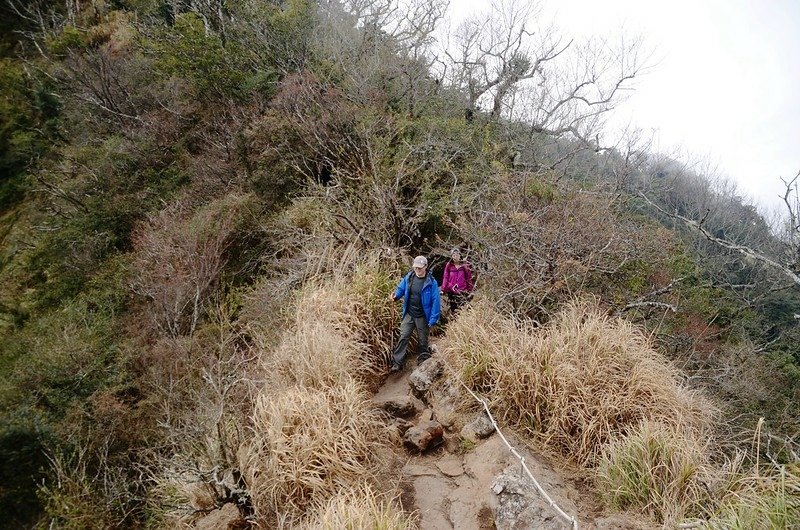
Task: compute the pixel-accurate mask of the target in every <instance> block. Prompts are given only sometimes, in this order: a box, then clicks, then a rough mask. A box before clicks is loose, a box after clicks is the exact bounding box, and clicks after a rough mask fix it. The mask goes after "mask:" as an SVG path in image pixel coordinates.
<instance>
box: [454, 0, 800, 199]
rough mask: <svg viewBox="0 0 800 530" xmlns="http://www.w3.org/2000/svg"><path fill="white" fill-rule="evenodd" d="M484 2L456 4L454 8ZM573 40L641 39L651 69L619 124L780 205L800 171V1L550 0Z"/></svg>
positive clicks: (553, 14) (549, 12)
mask: <svg viewBox="0 0 800 530" xmlns="http://www.w3.org/2000/svg"><path fill="white" fill-rule="evenodd" d="M482 4H484V2H480V1H478V0H451V6H450V9H451V11H454V12H464V11H469V10H472V9H473V7H472V6H475V5H482ZM544 5H545V8H544V16H545V17H546V18H548V19H549V18H552V19H554V20H555V23H556V25H557V26H558V27H559V28H561V31H562V33H563V34H564V35H565V36H567V37H578V38H579V37H581V36H586V35H598V36H613V35H617V36H618V35H621V34H622V33H624V34H626V35H630V36H635V35H641V36H642V37H643V38H644V41H645V46H646V47H648V48H650V49H652V50H653V52H654V54H653V58H654V60H653V63H655V64H654V67H653V68H652V69H651V70H650V71H649V72H648V73H647V74H646V75H644V76H642V77H641V78H639V79H638V80H637V81H636V83H635V87H636V90H635V92H634V93H633V95H632V96H631V97H630V99H629V100H628V101H627V102H626V103H625V104H623V105H622V106H620V107H619V109H618V110H617V113H616V116H615V120H616V122H617V123H623V122H630V123H632V124H633V125H635V126H638V127H641V128H644V129H647V130H654V131H656V141H657V144H656V146H657V149H658V150H659V151H661V152H673V151H674V150H675V149H681V150H683V151H684V152H686V153H687V154H689V155H691V156H693V157H697V158H702V159H705V160H708V161H709V162H711V163H712V165H715V166H716V167H717V168H718V171H719V173H721V174H722V175H724V176H728V177H729V178H731V179H733V180H734V181H736V182H737V183H738V185H739V187H740V190H741V191H742V193H743V194H744V195H748V196H750V197H752V198H753V199H755V200H757V201H759V202H760V203H762V204H771V205H777V204H778V203H779V202H780V200H779V199H778V198H777V195H778V194H779V193H780V192H781V191H782V190H781V187H782V184H781V181H780V177H784V178H787V177H789V178H791V177H793V176H794V175H795V174H797V172H798V170H800V1H798V0H724V1H723V0H670V1H669V2H667V1H659V2H656V1H646V0H645V1H643V0H602V1H599V0H545V1H544Z"/></svg>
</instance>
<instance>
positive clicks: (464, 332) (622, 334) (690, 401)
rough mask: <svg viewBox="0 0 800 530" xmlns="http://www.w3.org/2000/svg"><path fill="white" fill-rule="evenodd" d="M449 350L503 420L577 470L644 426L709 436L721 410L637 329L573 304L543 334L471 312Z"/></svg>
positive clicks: (479, 307)
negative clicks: (686, 383)
mask: <svg viewBox="0 0 800 530" xmlns="http://www.w3.org/2000/svg"><path fill="white" fill-rule="evenodd" d="M447 337H448V339H449V346H448V348H447V351H445V352H444V353H445V355H446V358H447V359H448V361H449V362H450V363H451V364H452V365H453V366H455V367H456V368H457V370H458V371H459V375H460V377H461V378H462V379H463V380H464V382H465V383H466V384H467V385H468V386H470V388H472V389H474V390H476V391H479V392H481V393H483V394H484V395H485V396H486V397H488V398H489V400H490V402H491V407H492V409H493V410H495V411H497V412H498V415H499V416H500V417H501V419H502V420H503V422H505V423H507V424H511V425H513V426H515V427H516V428H519V429H520V430H522V431H523V433H525V434H527V435H529V436H531V437H533V438H535V439H538V440H540V441H542V442H544V443H546V444H547V445H548V446H549V447H551V448H552V449H554V450H556V451H558V452H560V453H561V454H562V455H564V456H566V457H568V458H569V459H571V460H573V461H574V462H576V463H578V464H580V465H582V466H585V467H594V466H596V465H597V463H598V460H599V458H600V455H601V454H602V450H603V447H604V446H605V445H606V444H607V443H608V442H610V441H611V440H613V439H614V438H615V437H617V436H620V435H624V434H625V433H627V432H629V431H631V430H632V429H634V428H635V427H636V426H637V425H639V423H640V422H642V421H647V420H651V421H657V422H661V423H663V424H664V425H665V426H667V427H670V428H673V429H675V430H676V431H681V430H683V429H690V430H696V431H698V432H699V431H703V430H705V429H706V428H707V427H708V426H709V424H710V419H711V415H712V412H713V408H712V406H711V405H710V403H709V402H708V401H707V400H706V399H705V398H703V397H702V396H701V395H700V394H698V393H696V392H693V391H691V390H689V389H686V388H684V387H683V386H682V385H681V384H680V383H679V379H678V372H677V370H675V369H674V368H673V367H672V366H670V365H669V364H668V363H667V362H666V361H665V360H664V359H663V358H662V357H661V356H660V355H659V354H657V353H656V352H655V351H654V350H653V349H652V348H651V347H650V345H649V343H648V341H647V339H646V338H645V337H644V335H642V333H641V332H639V331H638V330H637V329H635V328H634V327H633V326H632V325H631V324H630V323H628V322H626V321H623V320H618V319H612V318H609V317H608V316H607V315H606V314H604V313H603V312H602V311H601V309H600V308H599V307H598V306H597V304H596V303H592V302H574V303H571V304H568V305H567V306H566V307H565V308H564V309H563V310H562V312H561V313H560V314H559V315H558V316H557V317H556V318H555V319H554V320H553V321H552V322H551V323H550V324H549V325H548V326H546V327H545V328H540V329H534V328H532V327H528V326H526V325H525V324H521V323H518V322H516V321H514V320H512V319H510V318H503V317H501V316H500V315H498V313H497V312H496V310H495V309H494V308H492V307H491V306H490V305H488V304H486V303H477V304H473V305H472V307H471V308H468V309H466V310H465V311H463V312H462V313H461V315H459V318H458V319H456V320H455V321H454V322H453V323H451V324H450V326H449V329H448V332H447Z"/></svg>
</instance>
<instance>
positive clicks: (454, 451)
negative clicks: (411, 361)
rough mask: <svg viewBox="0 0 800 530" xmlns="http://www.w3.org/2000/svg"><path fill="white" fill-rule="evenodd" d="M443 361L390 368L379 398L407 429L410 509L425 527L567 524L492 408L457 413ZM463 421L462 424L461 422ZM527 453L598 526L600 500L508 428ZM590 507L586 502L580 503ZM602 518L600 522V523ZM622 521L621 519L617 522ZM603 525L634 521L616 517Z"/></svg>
mask: <svg viewBox="0 0 800 530" xmlns="http://www.w3.org/2000/svg"><path fill="white" fill-rule="evenodd" d="M446 374H447V372H446V371H445V366H444V363H443V362H442V360H441V359H438V358H437V357H436V356H435V355H434V357H432V358H431V359H429V360H428V361H426V362H425V363H423V364H422V365H421V366H419V367H415V368H414V369H411V368H409V367H406V369H405V370H403V371H401V372H398V373H394V374H390V375H389V376H388V377H387V379H386V381H385V382H384V384H383V386H381V388H380V389H379V390H378V392H377V394H376V395H375V396H374V398H373V402H374V403H375V405H376V406H377V407H379V408H381V409H383V410H384V411H386V412H387V422H390V423H393V424H394V425H395V426H396V427H397V428H398V431H399V432H400V433H401V434H402V435H403V436H402V440H403V446H404V447H405V450H403V449H401V448H400V447H398V451H403V452H404V453H405V458H406V459H407V460H406V463H405V465H404V466H402V470H401V475H402V476H401V477H400V480H401V485H402V487H403V490H404V492H405V493H404V495H403V497H402V499H401V502H402V504H403V508H404V509H405V510H406V511H408V512H411V513H415V514H416V517H417V521H418V525H419V528H420V529H424V530H450V529H458V530H489V529H499V530H505V529H508V530H511V529H514V530H524V529H540V528H544V529H562V528H564V529H568V528H570V524H569V523H568V522H566V521H565V520H564V519H563V518H561V517H559V516H558V515H557V514H556V513H555V511H554V510H553V509H552V508H551V507H550V506H549V505H548V503H547V502H546V501H545V500H544V499H543V498H542V497H541V496H540V495H539V493H538V491H537V490H536V488H535V487H534V485H533V483H532V482H531V480H530V478H529V477H528V476H527V475H526V474H524V472H522V469H521V464H520V462H519V460H517V458H516V457H514V456H513V455H512V454H511V452H510V451H509V450H508V447H507V446H506V445H505V443H503V440H502V439H501V438H500V436H498V435H497V434H496V432H495V429H494V425H493V424H492V423H491V421H490V420H489V418H488V417H486V415H485V413H480V414H478V415H476V416H475V417H473V418H463V417H458V414H457V412H456V408H457V407H456V406H455V404H454V403H452V397H453V396H447V395H439V394H437V392H438V393H441V392H443V391H442V390H441V389H442V388H445V387H446V386H447V385H438V384H434V383H435V382H436V381H437V379H439V378H441V377H446V376H447V375H446ZM459 425H464V427H463V428H462V429H457V426H459ZM504 434H505V435H506V437H507V438H508V439H509V442H510V443H512V444H513V445H514V446H515V448H516V449H517V451H519V452H520V454H522V455H523V456H524V458H525V463H526V465H527V466H528V468H529V469H530V470H531V472H532V473H533V474H534V476H535V477H536V479H537V481H538V482H539V483H540V484H541V485H542V487H543V488H544V489H545V490H546V491H547V492H548V495H550V496H551V497H552V498H553V500H554V501H555V502H556V503H557V504H558V505H559V506H560V507H561V508H562V509H563V510H564V511H565V512H567V513H568V514H571V515H575V516H576V517H578V518H579V521H580V526H581V528H597V527H598V526H597V525H595V522H594V520H593V518H592V517H590V516H587V514H591V513H593V511H594V510H593V508H592V506H593V505H594V502H595V501H594V499H593V498H591V497H589V496H588V495H586V494H583V493H581V492H580V491H579V490H578V489H577V488H576V487H574V486H573V485H572V484H570V483H569V482H568V481H566V480H565V479H564V478H563V477H562V476H561V475H560V474H559V473H558V472H557V471H556V470H554V469H553V468H552V466H550V465H549V464H548V463H547V462H546V461H545V460H546V459H544V458H543V457H541V456H539V455H535V454H533V453H532V452H531V451H529V450H527V449H525V448H524V447H523V446H522V445H521V444H518V443H516V442H515V441H514V437H513V436H511V435H510V433H507V432H504ZM581 507H583V509H581ZM599 522H600V521H598V523H599ZM615 523H619V526H616V525H615ZM611 525H612V526H605V525H602V526H600V527H603V528H614V527H616V528H634V526H629V525H627V523H625V520H624V519H622V518H620V519H614V522H612V523H611Z"/></svg>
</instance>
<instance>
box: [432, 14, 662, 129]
mask: <svg viewBox="0 0 800 530" xmlns="http://www.w3.org/2000/svg"><path fill="white" fill-rule="evenodd" d="M538 14H539V5H538V4H537V3H535V2H533V3H527V2H520V1H518V0H507V1H503V2H502V3H500V2H493V3H492V6H491V10H490V12H489V13H488V16H487V17H480V16H477V15H476V16H473V17H471V18H469V19H467V20H465V21H464V22H463V23H462V24H461V25H460V26H458V28H457V29H456V31H455V33H453V34H452V35H451V36H450V40H451V41H452V42H448V43H447V44H446V45H445V49H444V50H443V52H444V56H445V57H446V58H447V64H446V65H445V66H446V68H444V70H443V73H444V74H445V79H446V81H447V82H448V83H449V84H451V85H452V86H454V87H456V88H458V89H459V90H462V91H463V92H464V94H465V112H466V114H467V117H470V116H473V115H474V113H475V112H477V111H478V110H481V107H482V106H483V105H484V104H485V105H486V106H487V107H488V111H489V115H490V116H491V117H492V118H497V117H499V116H500V115H506V116H508V117H510V118H512V119H519V120H523V121H525V122H526V123H528V124H530V133H531V134H535V133H545V134H549V135H553V136H562V135H565V134H570V135H572V136H573V137H576V138H580V139H582V140H584V141H585V142H587V143H588V142H590V141H591V140H592V139H593V138H592V136H593V135H594V132H595V131H596V128H597V125H598V124H599V117H600V116H601V115H603V114H604V113H606V112H608V111H609V110H611V109H612V108H613V107H614V105H615V104H616V102H617V101H618V100H619V99H620V97H621V95H622V93H623V92H624V91H625V90H626V89H627V88H628V87H629V84H630V81H631V80H632V79H633V78H634V77H636V76H637V75H639V74H640V73H641V72H642V70H643V68H644V64H645V62H646V59H647V57H645V56H644V54H643V53H642V43H641V41H640V40H634V41H630V42H626V41H624V40H623V41H621V42H620V44H619V45H614V46H612V45H611V44H610V43H608V42H606V41H603V40H592V41H588V42H586V43H583V44H579V43H576V42H574V41H572V40H567V39H565V38H564V37H562V36H560V35H559V34H558V32H557V31H556V29H555V28H554V27H553V26H549V27H545V28H538V29H533V28H534V24H535V18H536V17H537V16H538ZM483 102H485V103H483Z"/></svg>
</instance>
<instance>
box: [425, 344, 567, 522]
mask: <svg viewBox="0 0 800 530" xmlns="http://www.w3.org/2000/svg"><path fill="white" fill-rule="evenodd" d="M440 359H441V357H440ZM443 361H444V360H443ZM445 364H447V363H446V362H445ZM448 368H450V372H452V373H454V374H455V370H453V368H452V367H450V366H449V365H448ZM455 379H456V381H458V382H459V383H461V386H463V387H464V388H465V389H466V391H467V392H469V393H470V395H471V396H472V397H473V398H475V400H476V401H478V403H480V404H481V405H483V410H485V411H486V414H488V416H489V421H491V422H492V425H493V426H494V429H495V430H496V431H497V434H499V435H500V439H501V440H503V443H504V444H506V447H508V450H509V451H511V454H512V455H514V456H515V457H517V459H518V460H519V461H520V463H521V464H522V469H524V470H525V472H526V473H527V474H528V476H529V477H530V478H531V480H532V481H533V485H534V486H536V489H537V490H538V491H539V494H540V495H541V496H542V497H543V498H544V500H546V501H547V503H548V504H549V505H550V507H551V508H552V509H553V511H555V512H556V513H557V514H558V515H559V516H560V517H561V518H562V519H564V520H565V521H567V522H568V523H570V524H571V525H572V530H578V520H577V519H576V518H575V517H573V516H571V515H569V514H567V513H566V512H565V511H564V510H562V509H561V508H559V506H558V505H557V504H556V503H555V501H554V500H553V499H551V498H550V496H549V495H548V494H547V492H546V491H544V488H542V486H540V485H539V481H537V480H536V477H534V476H533V473H531V470H530V469H528V466H527V465H526V464H525V458H524V457H523V456H522V455H520V454H519V453H518V452H517V450H516V449H514V447H513V446H512V445H511V444H510V443H508V440H507V439H506V437H505V436H504V435H503V433H502V431H501V430H500V426H499V425H497V422H496V421H495V419H494V416H492V411H490V410H489V405H487V404H486V401H485V400H484V399H483V398H481V397H479V396H478V395H477V394H475V392H473V391H472V390H470V388H469V387H468V386H467V385H466V384H464V382H463V381H462V380H461V378H459V377H458V376H456V377H455Z"/></svg>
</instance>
